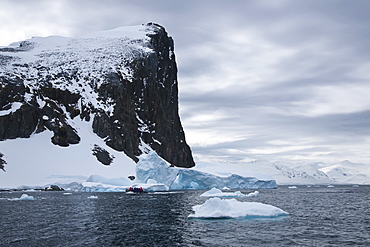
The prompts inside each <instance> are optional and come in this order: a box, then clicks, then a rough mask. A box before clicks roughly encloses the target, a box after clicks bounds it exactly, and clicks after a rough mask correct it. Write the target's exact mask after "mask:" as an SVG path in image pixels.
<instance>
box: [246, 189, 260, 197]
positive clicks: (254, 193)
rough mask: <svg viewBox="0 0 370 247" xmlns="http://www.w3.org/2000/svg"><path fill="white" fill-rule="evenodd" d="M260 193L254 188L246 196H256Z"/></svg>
mask: <svg viewBox="0 0 370 247" xmlns="http://www.w3.org/2000/svg"><path fill="white" fill-rule="evenodd" d="M259 194H260V193H259V192H258V191H257V190H256V191H255V192H251V193H249V194H247V195H246V196H247V197H257V196H258V195H259Z"/></svg>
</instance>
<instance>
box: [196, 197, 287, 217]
mask: <svg viewBox="0 0 370 247" xmlns="http://www.w3.org/2000/svg"><path fill="white" fill-rule="evenodd" d="M193 211H194V213H193V214H190V215H189V218H211V219H214V218H258V217H278V216H284V215H289V213H287V212H285V211H284V210H282V209H280V208H277V207H275V206H272V205H268V204H263V203H259V202H239V201H237V200H236V199H220V198H217V197H214V198H210V199H208V200H207V201H206V202H205V203H204V204H201V205H196V206H193Z"/></svg>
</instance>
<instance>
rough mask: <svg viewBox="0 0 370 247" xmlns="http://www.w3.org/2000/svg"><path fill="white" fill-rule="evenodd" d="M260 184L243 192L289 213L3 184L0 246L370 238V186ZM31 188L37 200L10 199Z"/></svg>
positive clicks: (338, 242) (366, 241)
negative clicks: (199, 210) (244, 214)
mask: <svg viewBox="0 0 370 247" xmlns="http://www.w3.org/2000/svg"><path fill="white" fill-rule="evenodd" d="M253 191H254V190H244V191H242V192H244V193H249V192H253ZM259 191H260V194H259V197H256V198H239V199H238V200H240V201H256V202H262V203H266V204H271V205H274V206H277V207H279V208H281V209H283V210H285V211H287V212H289V213H290V215H289V216H284V217H278V218H264V219H219V220H200V219H188V217H187V216H188V215H189V214H190V213H192V206H194V205H197V204H202V203H204V202H205V200H207V199H206V198H200V197H199V195H200V194H201V193H203V192H204V191H179V192H170V193H154V194H152V193H148V194H139V195H127V194H125V193H83V192H78V193H77V192H73V193H72V194H70V195H65V194H64V193H63V192H13V193H9V192H3V193H0V209H1V212H0V246H22V247H23V246H320V247H321V246H370V209H369V208H370V186H359V187H351V186H335V187H334V188H328V187H326V186H321V187H310V188H308V187H306V186H298V188H297V189H290V188H288V187H286V186H280V187H279V188H278V189H272V190H259ZM24 193H27V194H28V195H30V196H31V195H32V196H34V198H35V200H29V201H15V200H8V199H12V198H20V196H21V195H22V194H24ZM91 196H93V197H91Z"/></svg>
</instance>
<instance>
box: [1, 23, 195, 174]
mask: <svg viewBox="0 0 370 247" xmlns="http://www.w3.org/2000/svg"><path fill="white" fill-rule="evenodd" d="M143 28H145V29H146V33H145V35H146V37H147V38H146V40H135V39H134V40H128V41H127V38H125V39H115V40H113V39H107V40H103V41H104V42H105V43H104V42H101V43H102V44H103V45H102V46H101V47H97V48H94V49H90V48H89V49H87V48H86V47H88V45H85V44H87V43H83V42H88V41H89V40H87V39H84V40H79V39H76V40H71V41H70V42H69V43H68V45H69V47H68V49H69V50H68V49H66V51H59V50H58V49H55V50H53V51H46V52H45V51H42V52H40V53H38V54H37V56H38V57H39V59H37V60H35V61H33V62H27V63H25V62H23V61H22V60H21V59H19V58H17V54H23V53H26V52H29V51H33V49H34V47H37V46H35V44H33V43H32V42H28V41H27V42H21V43H20V45H19V47H15V48H0V70H1V71H0V72H1V73H0V141H5V140H7V139H14V138H29V137H30V136H31V135H32V134H38V133H40V132H43V131H52V132H53V133H54V135H53V137H52V138H51V142H52V143H53V144H55V145H59V146H62V147H68V146H69V145H74V144H78V143H79V142H80V135H79V133H78V130H77V129H76V127H75V126H74V125H73V123H72V122H73V120H74V119H76V118H78V119H79V120H82V121H86V122H90V123H91V126H92V129H93V132H94V133H96V135H98V136H99V137H100V138H102V139H104V141H105V143H106V145H108V146H109V147H111V148H113V149H115V150H117V151H122V152H124V153H125V154H126V155H127V156H129V157H130V158H132V159H133V160H134V161H136V162H137V161H138V156H139V155H140V154H141V153H142V152H143V151H142V150H143V148H144V146H145V145H148V146H149V147H150V148H151V149H153V150H154V151H156V152H157V153H158V154H159V155H160V156H161V157H162V158H164V159H165V160H167V161H168V162H169V163H171V164H172V165H174V166H178V167H192V166H194V161H193V158H192V154H191V150H190V148H189V146H188V145H187V144H186V141H185V134H184V131H183V128H182V125H181V122H180V118H179V111H178V84H177V66H176V62H175V55H174V44H173V40H172V38H171V37H169V36H168V35H167V32H166V31H165V29H164V28H163V27H161V26H159V25H157V24H153V23H149V24H147V25H145V26H143ZM93 41H94V40H93ZM94 42H96V41H94ZM76 44H80V46H76ZM81 44H82V46H81ZM99 44H100V43H99ZM72 45H73V46H72ZM84 45H85V46H84ZM125 46H127V47H128V48H127V47H125ZM136 46H139V48H135V47H136ZM75 47H82V48H81V49H82V50H84V53H82V52H81V50H78V49H80V48H78V49H77V48H75ZM107 47H108V48H107ZM112 47H113V48H112ZM73 49H75V50H73ZM135 49H136V50H135ZM145 49H146V50H145ZM70 50H71V51H70ZM100 50H103V51H102V52H100ZM121 50H122V51H121ZM127 50H128V51H129V52H127ZM99 52H100V53H99ZM119 52H121V53H119ZM76 54H77V55H76ZM81 54H82V55H81ZM86 54H87V55H86ZM117 54H118V55H117ZM119 54H120V55H119ZM122 54H123V55H122ZM76 57H77V59H76ZM110 63H111V64H110ZM106 64H110V67H109V66H107V65H106ZM104 66H105V67H109V68H108V69H106V68H105V67H104ZM99 148H100V147H99ZM99 148H97V149H95V150H93V152H94V155H95V156H96V157H97V159H98V160H99V161H100V162H102V163H103V164H105V165H107V164H108V165H109V164H110V163H111V162H112V160H110V159H111V156H110V155H109V153H106V150H104V149H102V148H100V149H99ZM0 158H1V157H0ZM3 164H4V163H0V168H3Z"/></svg>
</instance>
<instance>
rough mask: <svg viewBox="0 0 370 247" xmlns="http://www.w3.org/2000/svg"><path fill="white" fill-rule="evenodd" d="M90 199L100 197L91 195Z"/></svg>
mask: <svg viewBox="0 0 370 247" xmlns="http://www.w3.org/2000/svg"><path fill="white" fill-rule="evenodd" d="M88 198H89V199H98V196H89V197H88Z"/></svg>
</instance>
